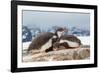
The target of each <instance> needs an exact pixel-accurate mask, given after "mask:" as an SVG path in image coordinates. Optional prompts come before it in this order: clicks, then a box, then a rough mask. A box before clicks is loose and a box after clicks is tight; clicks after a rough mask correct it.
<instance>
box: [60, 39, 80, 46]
mask: <svg viewBox="0 0 100 73" xmlns="http://www.w3.org/2000/svg"><path fill="white" fill-rule="evenodd" d="M65 42H66V43H67V44H68V45H69V46H70V47H78V46H79V44H78V43H77V42H72V41H69V40H60V43H65Z"/></svg>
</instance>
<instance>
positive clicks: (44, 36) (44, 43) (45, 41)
mask: <svg viewBox="0 0 100 73" xmlns="http://www.w3.org/2000/svg"><path fill="white" fill-rule="evenodd" d="M64 30H66V29H65V28H58V29H57V30H56V32H55V33H51V32H43V33H40V34H39V35H38V36H37V37H36V38H34V40H33V41H32V43H31V44H30V45H29V47H28V52H29V51H31V50H40V52H48V51H51V50H53V49H52V48H53V44H54V42H56V41H57V39H58V38H60V37H61V36H62V35H63V32H64Z"/></svg>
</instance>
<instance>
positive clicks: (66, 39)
mask: <svg viewBox="0 0 100 73" xmlns="http://www.w3.org/2000/svg"><path fill="white" fill-rule="evenodd" d="M81 45H82V43H81V40H80V39H78V38H77V37H76V36H74V35H62V36H61V37H60V39H59V41H57V42H56V43H55V44H54V45H53V47H54V50H57V49H59V47H60V46H63V47H65V48H66V49H74V48H78V47H80V46H81Z"/></svg>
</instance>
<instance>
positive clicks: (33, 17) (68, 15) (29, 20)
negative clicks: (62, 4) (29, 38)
mask: <svg viewBox="0 0 100 73" xmlns="http://www.w3.org/2000/svg"><path fill="white" fill-rule="evenodd" d="M22 16H23V25H24V26H28V27H33V28H34V27H39V28H41V29H48V28H50V27H52V26H56V25H57V26H63V27H66V28H70V27H78V28H82V29H86V30H89V29H90V14H89V13H75V12H50V11H49V12H48V11H33V10H32V11H27V10H23V14H22Z"/></svg>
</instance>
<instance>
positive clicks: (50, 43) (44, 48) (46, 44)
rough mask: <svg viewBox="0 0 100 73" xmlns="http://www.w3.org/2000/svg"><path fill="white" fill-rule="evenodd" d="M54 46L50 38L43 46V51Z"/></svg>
mask: <svg viewBox="0 0 100 73" xmlns="http://www.w3.org/2000/svg"><path fill="white" fill-rule="evenodd" d="M51 46H52V38H51V39H49V40H48V41H47V42H46V43H45V44H44V45H43V46H42V47H41V51H45V50H46V49H48V48H50V47H51Z"/></svg>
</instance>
